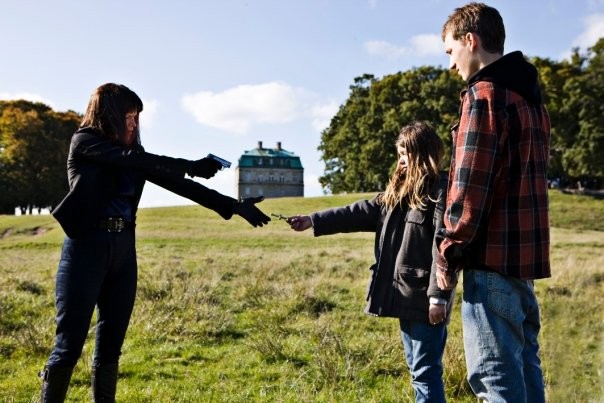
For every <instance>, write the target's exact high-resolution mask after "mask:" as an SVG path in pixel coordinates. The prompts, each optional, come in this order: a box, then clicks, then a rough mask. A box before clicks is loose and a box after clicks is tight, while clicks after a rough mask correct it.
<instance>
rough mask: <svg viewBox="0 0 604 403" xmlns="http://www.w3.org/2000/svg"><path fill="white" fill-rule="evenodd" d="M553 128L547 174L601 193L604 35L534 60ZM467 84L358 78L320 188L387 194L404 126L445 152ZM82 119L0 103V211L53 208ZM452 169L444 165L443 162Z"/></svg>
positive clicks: (334, 128) (417, 77)
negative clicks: (426, 134)
mask: <svg viewBox="0 0 604 403" xmlns="http://www.w3.org/2000/svg"><path fill="white" fill-rule="evenodd" d="M529 60H530V61H531V62H532V63H533V64H535V66H536V67H537V69H538V71H539V76H540V81H541V85H542V90H543V93H544V98H545V102H546V105H547V108H548V110H549V113H550V118H551V122H552V139H551V157H550V164H549V177H550V178H551V179H555V180H557V181H559V182H561V183H562V185H564V184H565V183H566V184H575V183H576V182H577V181H578V180H580V181H582V183H583V185H584V186H587V187H592V188H600V187H601V185H602V183H603V181H604V144H603V142H604V102H602V100H604V38H601V39H600V40H599V41H598V42H597V43H596V45H594V46H593V47H591V48H589V49H588V50H587V52H586V53H584V54H581V53H580V51H579V49H574V50H573V53H572V55H571V57H570V58H569V59H568V60H563V61H561V62H558V61H553V60H551V59H546V58H545V59H544V58H539V57H532V58H529ZM464 85H465V84H464V82H463V81H462V80H461V79H460V78H459V77H458V76H457V75H456V74H453V73H452V72H450V71H449V70H448V69H444V68H439V67H432V66H422V67H417V68H413V69H411V70H407V71H403V72H398V73H396V74H391V75H386V76H384V77H382V78H380V79H378V78H376V77H374V76H373V75H372V74H364V75H362V76H360V77H356V78H354V81H353V84H352V85H351V86H350V94H349V97H348V99H347V100H346V101H345V102H344V104H342V105H341V106H340V108H339V110H338V112H337V113H336V114H335V116H334V117H333V118H332V119H331V122H330V124H329V126H328V127H327V128H326V129H325V130H323V131H322V132H321V142H320V144H319V147H318V150H319V151H320V152H321V154H322V155H321V158H322V160H323V162H324V164H325V171H324V175H323V176H321V177H320V178H319V181H320V183H321V185H322V186H323V188H324V190H325V191H326V192H332V193H340V192H375V191H379V190H383V189H384V188H385V186H386V184H387V183H388V178H389V175H390V172H391V171H392V169H393V168H394V165H395V158H396V153H395V149H394V141H395V139H396V137H397V135H398V132H399V130H400V128H401V127H402V126H404V125H405V124H407V123H409V122H411V121H413V120H423V121H427V122H430V123H431V124H432V125H433V126H434V128H435V129H436V131H437V133H438V134H439V136H441V138H442V139H443V140H444V142H445V145H446V147H447V151H446V154H445V155H446V156H447V158H449V156H450V155H451V137H450V127H451V126H452V125H453V124H454V123H455V122H456V121H457V119H458V108H459V93H460V92H461V90H462V89H463V87H464ZM81 118H82V116H81V115H80V114H78V113H76V112H74V111H67V112H56V111H53V110H52V109H51V108H50V107H49V106H47V105H44V104H42V103H34V102H29V101H25V100H17V101H0V214H14V211H15V208H20V209H21V212H22V213H23V214H26V213H30V214H31V212H32V211H33V210H34V209H38V210H40V209H43V208H50V209H52V208H53V207H54V206H55V205H56V204H57V203H58V202H59V201H60V200H61V198H62V197H63V196H64V195H65V193H66V192H67V190H68V184H67V174H66V159H67V153H68V151H69V149H68V148H69V141H70V138H71V135H72V134H73V133H74V132H75V130H76V129H77V127H78V125H79V122H80V121H81ZM446 162H447V163H448V161H446Z"/></svg>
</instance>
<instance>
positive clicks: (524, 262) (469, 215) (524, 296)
mask: <svg viewBox="0 0 604 403" xmlns="http://www.w3.org/2000/svg"><path fill="white" fill-rule="evenodd" d="M442 38H443V41H444V44H445V51H446V53H447V54H448V55H449V59H450V63H449V67H450V68H451V69H452V70H455V71H457V73H458V74H459V75H460V76H461V77H462V78H463V79H464V80H465V81H467V88H466V89H465V90H464V91H463V92H462V94H461V108H460V120H459V123H458V125H456V126H454V127H453V129H452V136H453V155H452V159H451V168H450V172H449V188H448V191H447V202H446V210H445V216H444V231H441V236H442V240H441V242H440V245H439V254H438V256H437V266H438V273H437V277H438V284H439V286H440V287H441V288H442V289H451V288H453V287H455V285H456V282H457V281H456V278H457V277H456V272H457V271H458V270H461V269H463V276H464V277H463V288H464V290H463V303H462V322H463V335H464V347H465V354H466V364H467V367H468V381H469V383H470V386H471V387H472V390H473V391H474V393H475V394H476V395H477V396H478V397H479V398H480V399H483V400H486V401H488V402H504V401H505V402H531V403H534V402H544V401H545V397H544V394H545V393H544V385H543V375H542V371H541V363H540V360H539V356H538V351H539V344H538V340H537V339H538V335H539V329H540V319H539V307H538V303H537V299H536V297H535V292H534V288H533V280H534V279H539V278H546V277H550V264H549V213H548V199H547V177H546V170H547V162H548V155H549V142H550V121H549V116H548V114H547V111H546V109H545V107H544V105H543V101H542V98H541V91H540V88H539V84H538V75H537V71H536V69H535V67H534V66H533V65H531V64H529V63H528V62H526V61H525V59H524V57H523V55H522V53H521V52H512V53H509V54H507V55H505V56H504V55H503V45H504V41H505V28H504V25H503V20H502V18H501V15H500V14H499V12H498V11H497V10H496V9H494V8H492V7H489V6H487V5H485V4H482V3H470V4H467V5H465V6H463V7H460V8H457V9H455V11H454V12H453V13H452V14H451V15H450V16H449V18H448V19H447V21H446V22H445V24H444V26H443V30H442Z"/></svg>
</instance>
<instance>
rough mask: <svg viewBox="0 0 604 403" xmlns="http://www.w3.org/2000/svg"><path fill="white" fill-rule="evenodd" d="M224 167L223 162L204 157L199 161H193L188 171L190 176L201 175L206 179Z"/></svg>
mask: <svg viewBox="0 0 604 403" xmlns="http://www.w3.org/2000/svg"><path fill="white" fill-rule="evenodd" d="M221 168H222V164H220V162H218V161H216V160H215V159H212V158H208V157H206V158H202V159H200V160H197V161H191V165H190V167H189V171H188V172H187V173H188V174H189V176H201V177H202V178H205V179H210V178H211V177H212V176H214V175H216V172H218V171H219V170H220V169H221Z"/></svg>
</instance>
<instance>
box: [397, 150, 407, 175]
mask: <svg viewBox="0 0 604 403" xmlns="http://www.w3.org/2000/svg"><path fill="white" fill-rule="evenodd" d="M396 152H397V153H398V166H397V169H398V170H402V171H406V170H407V168H408V166H409V154H407V149H406V148H405V147H403V146H397V147H396Z"/></svg>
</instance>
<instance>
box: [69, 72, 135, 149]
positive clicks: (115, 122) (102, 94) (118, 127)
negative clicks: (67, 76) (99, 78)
mask: <svg viewBox="0 0 604 403" xmlns="http://www.w3.org/2000/svg"><path fill="white" fill-rule="evenodd" d="M142 110H143V101H141V99H140V98H139V97H138V95H136V93H134V91H132V90H130V89H129V88H128V87H126V86H125V85H121V84H113V83H107V84H103V85H101V86H100V87H98V88H97V89H96V90H95V91H94V92H93V93H92V95H91V96H90V101H89V102H88V107H87V108H86V113H85V114H84V118H83V119H82V122H81V124H80V127H92V128H94V129H96V130H97V131H99V132H100V133H101V134H102V135H103V136H105V137H107V138H109V139H111V140H114V141H119V140H120V138H121V136H122V135H123V134H124V132H125V131H126V114H127V113H131V112H137V113H140V112H141V111H142ZM136 132H137V133H136V143H137V144H140V132H139V129H138V121H137V125H136Z"/></svg>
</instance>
